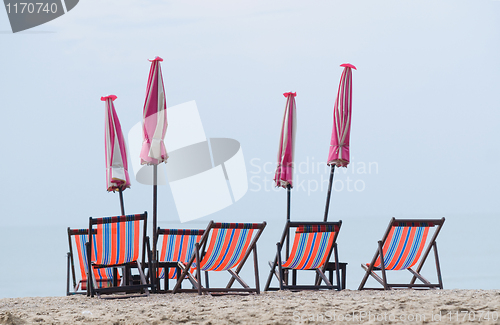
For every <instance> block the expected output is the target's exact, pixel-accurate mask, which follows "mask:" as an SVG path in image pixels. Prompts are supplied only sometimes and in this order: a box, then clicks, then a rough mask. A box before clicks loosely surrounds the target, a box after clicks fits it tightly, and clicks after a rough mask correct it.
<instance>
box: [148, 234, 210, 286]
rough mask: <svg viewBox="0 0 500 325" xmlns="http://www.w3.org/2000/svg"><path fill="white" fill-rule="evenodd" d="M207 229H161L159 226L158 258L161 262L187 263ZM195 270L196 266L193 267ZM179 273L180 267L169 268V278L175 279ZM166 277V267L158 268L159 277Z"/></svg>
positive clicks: (192, 269)
mask: <svg viewBox="0 0 500 325" xmlns="http://www.w3.org/2000/svg"><path fill="white" fill-rule="evenodd" d="M204 231H205V230H199V229H160V228H158V231H157V234H158V241H159V242H160V246H161V251H160V256H159V259H158V262H159V263H165V262H167V263H168V262H174V263H176V262H181V263H183V264H186V263H187V262H188V260H189V258H190V257H191V256H193V253H194V248H195V244H196V243H198V242H200V240H201V236H202V235H203V232H204ZM191 271H194V266H193V267H192V268H191ZM177 275H178V268H176V267H172V268H169V271H168V278H169V279H175V278H176V277H177ZM164 278H165V268H163V267H162V268H159V269H158V279H164Z"/></svg>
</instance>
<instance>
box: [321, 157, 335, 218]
mask: <svg viewBox="0 0 500 325" xmlns="http://www.w3.org/2000/svg"><path fill="white" fill-rule="evenodd" d="M334 171H335V164H332V168H331V169H330V182H329V184H328V193H327V194H326V206H325V217H324V219H323V221H324V222H326V221H328V210H329V209H330V196H331V195H332V184H333V173H334Z"/></svg>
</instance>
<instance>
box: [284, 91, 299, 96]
mask: <svg viewBox="0 0 500 325" xmlns="http://www.w3.org/2000/svg"><path fill="white" fill-rule="evenodd" d="M290 95H291V96H293V97H296V96H297V92H294V93H292V92H291V91H290V92H288V93H283V96H285V97H288V96H290Z"/></svg>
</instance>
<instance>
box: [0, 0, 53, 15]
mask: <svg viewBox="0 0 500 325" xmlns="http://www.w3.org/2000/svg"><path fill="white" fill-rule="evenodd" d="M5 7H7V13H9V14H10V13H13V14H25V13H29V14H40V13H41V14H43V13H47V14H48V13H53V14H55V13H56V12H57V3H55V2H53V3H51V4H49V3H46V2H37V3H32V2H15V3H12V4H11V3H7V4H6V5H5Z"/></svg>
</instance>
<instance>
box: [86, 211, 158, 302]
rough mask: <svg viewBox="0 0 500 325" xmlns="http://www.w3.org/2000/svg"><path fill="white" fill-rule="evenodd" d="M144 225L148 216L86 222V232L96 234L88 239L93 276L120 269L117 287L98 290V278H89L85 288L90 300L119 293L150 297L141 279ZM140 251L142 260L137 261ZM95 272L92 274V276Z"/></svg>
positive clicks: (144, 239)
mask: <svg viewBox="0 0 500 325" xmlns="http://www.w3.org/2000/svg"><path fill="white" fill-rule="evenodd" d="M146 225H147V212H144V213H143V214H135V215H125V216H116V217H104V218H92V217H91V218H89V232H90V231H96V234H95V235H94V236H92V237H90V238H89V243H88V245H89V247H90V251H91V256H92V257H93V260H92V261H91V259H90V254H87V263H88V265H90V266H91V269H92V270H93V271H94V272H95V271H96V270H99V269H102V268H109V267H115V268H116V267H120V268H122V269H123V280H122V283H121V285H120V286H116V287H109V288H99V286H98V282H97V278H96V277H95V276H91V279H89V283H88V284H87V295H90V296H92V297H93V296H94V294H97V296H98V297H100V296H101V294H112V293H118V292H125V293H132V292H140V293H141V294H142V295H149V290H148V287H149V286H150V285H149V284H147V283H146V278H145V276H144V268H145V259H146V247H147V246H148V243H147V241H148V237H147V236H146ZM94 238H95V239H94ZM141 251H142V257H139V255H140V253H141ZM94 258H95V259H94ZM141 260H142V262H141ZM148 260H149V259H148ZM132 269H137V270H138V272H139V275H138V276H136V277H133V276H131V270H132ZM149 269H151V265H149ZM94 272H91V275H93V274H94ZM134 278H138V281H135V279H134ZM137 282H139V283H137Z"/></svg>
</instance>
